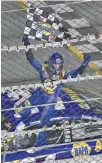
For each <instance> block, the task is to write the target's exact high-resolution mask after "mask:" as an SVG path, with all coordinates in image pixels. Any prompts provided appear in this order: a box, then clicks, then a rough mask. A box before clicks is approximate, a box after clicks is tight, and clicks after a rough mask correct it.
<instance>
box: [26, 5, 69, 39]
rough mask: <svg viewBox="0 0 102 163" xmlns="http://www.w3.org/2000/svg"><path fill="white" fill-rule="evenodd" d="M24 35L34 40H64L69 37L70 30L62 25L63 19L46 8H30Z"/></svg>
mask: <svg viewBox="0 0 102 163" xmlns="http://www.w3.org/2000/svg"><path fill="white" fill-rule="evenodd" d="M24 35H26V36H28V38H29V39H33V40H39V41H41V40H45V41H49V42H50V41H62V40H63V39H69V38H70V34H69V32H68V30H67V29H66V28H65V27H64V26H63V25H62V23H61V20H59V18H57V16H55V13H53V14H51V11H49V12H48V11H46V9H45V10H44V9H40V8H34V7H33V6H32V8H29V9H28V14H27V21H26V26H25V30H24Z"/></svg>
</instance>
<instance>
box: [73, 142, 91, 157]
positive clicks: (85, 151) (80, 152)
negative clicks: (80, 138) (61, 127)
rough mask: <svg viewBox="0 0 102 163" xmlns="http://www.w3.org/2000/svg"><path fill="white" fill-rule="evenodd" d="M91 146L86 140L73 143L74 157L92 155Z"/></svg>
mask: <svg viewBox="0 0 102 163" xmlns="http://www.w3.org/2000/svg"><path fill="white" fill-rule="evenodd" d="M90 152H91V147H90V146H89V145H88V144H87V143H86V142H80V143H75V144H73V147H72V150H71V154H72V156H73V157H77V158H83V157H87V156H89V155H90Z"/></svg>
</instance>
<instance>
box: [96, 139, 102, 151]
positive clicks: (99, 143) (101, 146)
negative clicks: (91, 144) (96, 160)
mask: <svg viewBox="0 0 102 163" xmlns="http://www.w3.org/2000/svg"><path fill="white" fill-rule="evenodd" d="M100 150H102V140H97V141H96V146H95V151H100Z"/></svg>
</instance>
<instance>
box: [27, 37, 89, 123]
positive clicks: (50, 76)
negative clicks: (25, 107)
mask: <svg viewBox="0 0 102 163" xmlns="http://www.w3.org/2000/svg"><path fill="white" fill-rule="evenodd" d="M29 44H30V43H29V41H28V40H27V41H25V42H24V45H29ZM26 57H27V60H28V61H29V63H30V64H31V65H32V66H33V68H34V69H36V70H37V72H38V73H39V76H40V80H41V82H47V81H49V80H50V81H54V80H59V79H67V78H68V76H69V75H70V76H71V77H72V78H75V77H76V76H77V75H78V74H82V73H83V72H84V70H85V69H86V67H87V66H88V63H89V61H90V56H89V55H88V54H86V55H85V56H84V61H83V63H82V64H81V66H80V67H78V68H76V69H75V70H72V71H68V72H65V71H64V69H63V68H62V70H61V71H60V72H59V74H56V73H55V72H53V70H52V71H51V69H50V67H49V65H48V64H47V63H46V64H44V65H42V64H41V63H40V62H39V61H38V60H37V59H36V58H35V57H34V54H33V50H32V49H29V50H28V51H27V52H26ZM61 88H62V84H59V85H57V87H55V88H54V94H51V92H50V91H51V90H49V89H48V91H46V90H47V89H45V90H44V92H43V91H42V89H41V88H39V89H40V90H39V92H43V95H42V96H43V97H42V99H43V98H44V103H54V102H56V100H57V98H58V96H59V94H60V91H61ZM45 92H46V95H44V93H45ZM49 92H50V93H49ZM52 92H53V91H52ZM40 96H41V95H40V94H39V97H40ZM47 96H48V98H47ZM36 98H37V97H35V96H34V97H33V96H32V97H31V98H30V99H29V100H30V102H31V104H32V105H34V104H35V101H36ZM42 99H41V98H40V104H41V103H42V102H41V101H43V100H42ZM45 99H46V100H45ZM37 101H38V100H37ZM36 104H37V103H36ZM45 110H46V111H43V112H42V118H41V125H42V126H43V125H47V124H49V121H50V118H51V117H52V115H53V109H52V106H47V107H46V109H45Z"/></svg>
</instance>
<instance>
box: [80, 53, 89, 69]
mask: <svg viewBox="0 0 102 163" xmlns="http://www.w3.org/2000/svg"><path fill="white" fill-rule="evenodd" d="M90 59H91V56H90V55H89V54H84V61H83V63H82V65H83V66H84V67H87V66H88V64H89V62H90Z"/></svg>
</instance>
